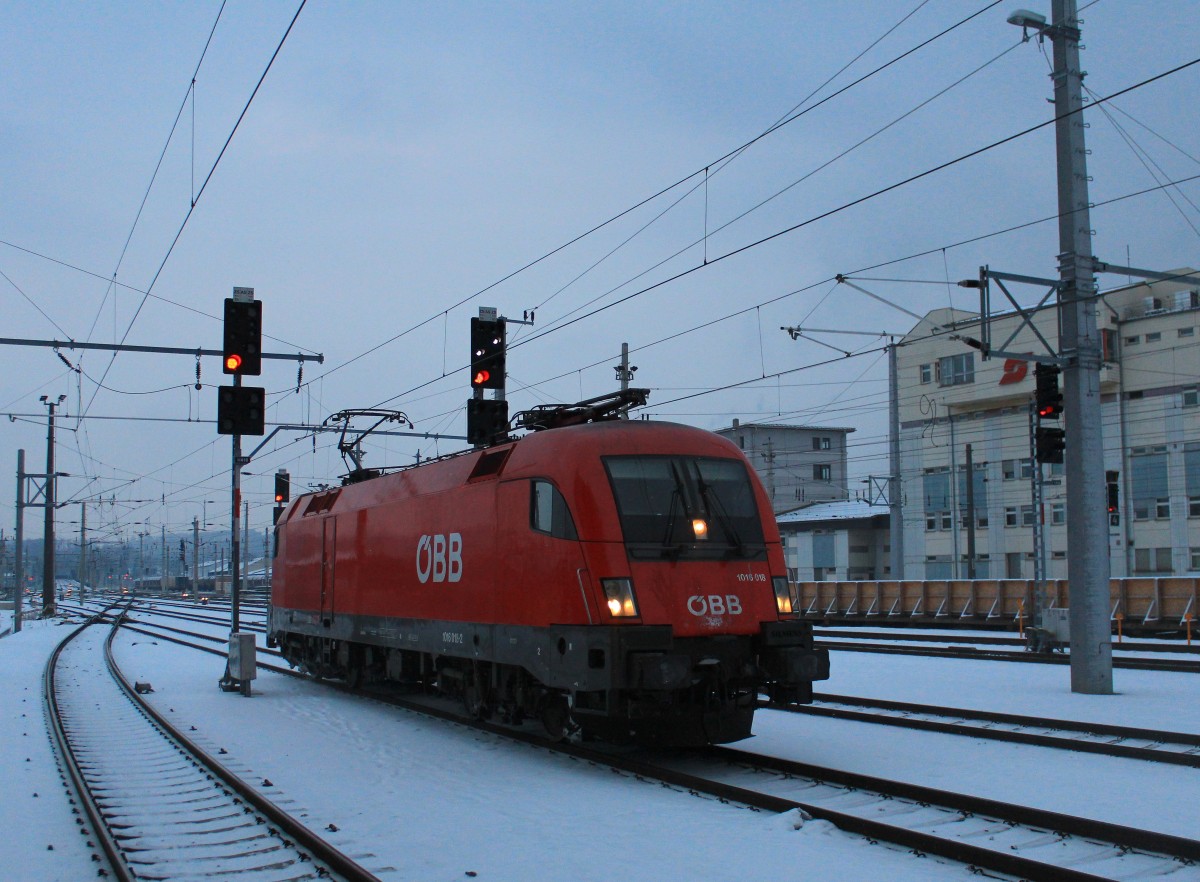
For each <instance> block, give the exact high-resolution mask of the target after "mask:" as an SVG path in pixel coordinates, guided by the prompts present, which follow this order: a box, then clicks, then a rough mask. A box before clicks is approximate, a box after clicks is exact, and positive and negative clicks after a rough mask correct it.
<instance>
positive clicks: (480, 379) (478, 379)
mask: <svg viewBox="0 0 1200 882" xmlns="http://www.w3.org/2000/svg"><path fill="white" fill-rule="evenodd" d="M491 377H492V372H491V371H476V372H475V377H474V379H473V380H472V381H471V385H473V386H482V385H483V384H484V383H486V382H487V381H488V380H490V379H491Z"/></svg>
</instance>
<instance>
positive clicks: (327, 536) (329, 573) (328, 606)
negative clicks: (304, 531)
mask: <svg viewBox="0 0 1200 882" xmlns="http://www.w3.org/2000/svg"><path fill="white" fill-rule="evenodd" d="M321 531H322V532H321V624H323V625H324V626H325V627H326V628H328V627H329V626H330V625H332V624H333V592H334V581H335V579H334V577H335V575H336V571H335V568H334V564H335V561H336V557H337V518H334V517H328V518H324V519H323V520H322V523H321Z"/></svg>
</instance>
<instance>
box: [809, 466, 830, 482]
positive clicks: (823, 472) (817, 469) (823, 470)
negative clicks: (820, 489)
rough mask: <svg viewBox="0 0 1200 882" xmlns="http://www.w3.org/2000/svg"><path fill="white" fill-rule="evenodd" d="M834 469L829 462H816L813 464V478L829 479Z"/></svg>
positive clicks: (815, 479) (816, 479)
mask: <svg viewBox="0 0 1200 882" xmlns="http://www.w3.org/2000/svg"><path fill="white" fill-rule="evenodd" d="M832 471H833V468H832V466H830V465H829V463H824V462H819V463H815V464H814V465H813V480H814V481H828V480H829V478H830V474H831V472H832Z"/></svg>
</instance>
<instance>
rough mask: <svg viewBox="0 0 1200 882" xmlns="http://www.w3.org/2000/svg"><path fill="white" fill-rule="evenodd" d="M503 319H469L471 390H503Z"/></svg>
mask: <svg viewBox="0 0 1200 882" xmlns="http://www.w3.org/2000/svg"><path fill="white" fill-rule="evenodd" d="M506 348H507V344H506V341H505V327H504V319H502V318H498V319H496V320H495V321H485V320H483V319H480V318H473V319H471V388H472V389H503V388H504V368H505V364H504V361H505V351H506Z"/></svg>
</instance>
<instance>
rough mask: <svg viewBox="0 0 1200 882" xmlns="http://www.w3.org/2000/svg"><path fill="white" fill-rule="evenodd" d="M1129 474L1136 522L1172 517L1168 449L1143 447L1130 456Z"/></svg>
mask: <svg viewBox="0 0 1200 882" xmlns="http://www.w3.org/2000/svg"><path fill="white" fill-rule="evenodd" d="M1147 450H1148V451H1149V452H1147ZM1129 472H1130V483H1131V484H1132V490H1131V495H1132V497H1133V517H1134V520H1139V521H1145V520H1149V519H1151V518H1169V517H1170V516H1171V510H1170V505H1169V504H1168V503H1169V498H1168V497H1169V496H1170V491H1169V490H1168V485H1167V452H1166V448H1165V447H1159V448H1154V447H1152V448H1142V449H1141V451H1140V452H1138V453H1135V454H1134V455H1132V456H1130V457H1129Z"/></svg>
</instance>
